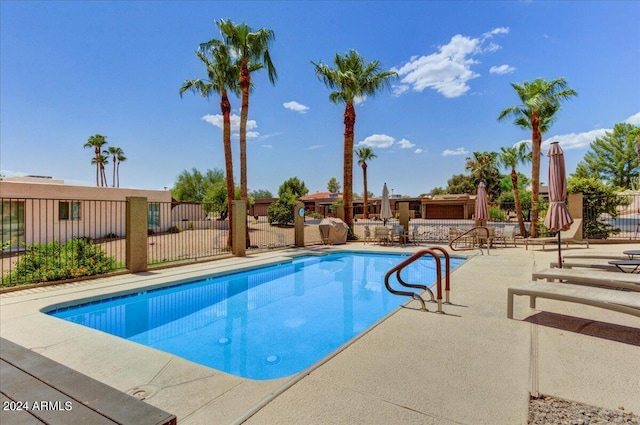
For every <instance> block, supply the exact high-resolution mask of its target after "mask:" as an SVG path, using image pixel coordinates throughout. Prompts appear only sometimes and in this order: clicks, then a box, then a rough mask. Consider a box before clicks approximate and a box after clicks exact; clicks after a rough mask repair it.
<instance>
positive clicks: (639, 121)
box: [624, 112, 640, 125]
mask: <svg viewBox="0 0 640 425" xmlns="http://www.w3.org/2000/svg"><path fill="white" fill-rule="evenodd" d="M624 122H626V123H627V124H631V125H640V112H638V113H637V114H635V115H631V116H630V117H629V118H627V119H626V120H624Z"/></svg>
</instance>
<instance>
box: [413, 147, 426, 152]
mask: <svg viewBox="0 0 640 425" xmlns="http://www.w3.org/2000/svg"><path fill="white" fill-rule="evenodd" d="M422 152H424V149H420V148H418V149H416V150H415V151H413V153H422Z"/></svg>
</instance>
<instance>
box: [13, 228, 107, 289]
mask: <svg viewBox="0 0 640 425" xmlns="http://www.w3.org/2000/svg"><path fill="white" fill-rule="evenodd" d="M115 268H116V262H115V259H114V258H113V257H110V256H108V255H107V254H106V253H105V252H104V251H103V250H102V248H100V247H99V246H97V245H95V244H94V243H93V242H91V241H90V240H87V239H85V238H78V239H72V240H70V241H68V242H67V243H65V244H60V243H59V242H57V241H56V242H51V243H46V244H33V245H28V246H27V249H26V254H25V255H24V256H23V257H22V258H20V259H19V260H18V261H17V262H16V265H15V270H14V271H12V272H11V273H10V274H9V275H7V276H4V277H3V279H2V283H3V285H5V284H6V285H7V286H12V285H15V284H16V283H18V282H48V281H55V280H63V279H73V278H77V277H81V276H92V275H96V274H101V273H107V272H109V271H112V270H114V269H115Z"/></svg>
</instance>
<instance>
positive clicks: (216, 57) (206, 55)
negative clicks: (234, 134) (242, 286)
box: [180, 40, 238, 249]
mask: <svg viewBox="0 0 640 425" xmlns="http://www.w3.org/2000/svg"><path fill="white" fill-rule="evenodd" d="M196 56H198V58H199V59H200V60H201V61H202V63H203V64H204V65H205V66H206V68H207V79H197V80H186V81H185V82H184V84H183V85H182V87H181V88H180V97H182V95H183V94H184V92H186V91H191V92H193V93H196V94H200V96H202V97H204V98H205V99H208V98H209V97H210V96H211V95H212V94H214V93H216V94H219V95H220V111H221V112H222V143H223V146H224V164H225V172H226V179H225V180H226V187H227V208H228V211H229V215H228V217H229V236H228V238H227V247H228V248H229V249H231V246H232V241H233V238H232V233H233V232H232V229H233V214H231V212H232V206H233V199H234V195H235V191H234V184H233V157H232V153H231V102H229V96H228V91H231V92H232V93H236V92H237V87H238V67H237V65H236V64H235V63H234V62H233V60H232V59H231V55H230V52H229V49H228V48H227V46H225V45H224V44H223V43H222V42H220V41H219V40H211V41H209V43H207V46H201V48H200V50H199V51H197V52H196Z"/></svg>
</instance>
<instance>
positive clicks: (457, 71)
mask: <svg viewBox="0 0 640 425" xmlns="http://www.w3.org/2000/svg"><path fill="white" fill-rule="evenodd" d="M508 32H509V28H495V29H493V30H491V31H489V32H487V33H485V34H483V35H482V36H481V37H476V38H471V37H468V36H464V35H461V34H457V35H454V36H453V37H452V38H451V40H450V41H449V43H448V44H445V45H443V46H439V47H438V51H437V52H436V53H432V54H430V55H423V56H413V57H411V58H410V59H409V61H408V62H407V63H406V64H404V65H403V66H401V67H400V68H392V70H394V71H396V72H397V73H398V75H399V76H400V77H401V79H400V83H401V84H399V85H396V86H394V87H393V92H394V94H395V95H396V96H399V95H401V94H402V93H404V92H406V91H407V90H411V89H412V90H414V91H417V92H422V91H423V90H424V89H426V88H431V89H434V90H436V91H437V92H438V93H440V94H442V95H443V96H444V97H448V98H453V97H459V96H462V95H463V94H465V93H466V92H467V91H469V89H470V87H469V85H468V84H467V82H469V81H470V80H472V79H474V78H478V77H479V76H480V74H478V73H476V72H474V71H473V70H472V69H471V68H472V66H473V65H476V64H477V63H479V62H478V61H477V60H475V59H474V57H475V56H477V55H480V54H482V53H487V52H488V53H491V52H494V51H496V50H498V49H499V48H500V46H499V45H498V44H496V43H494V42H488V40H490V39H491V38H493V37H494V36H495V35H503V34H507V33H508Z"/></svg>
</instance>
